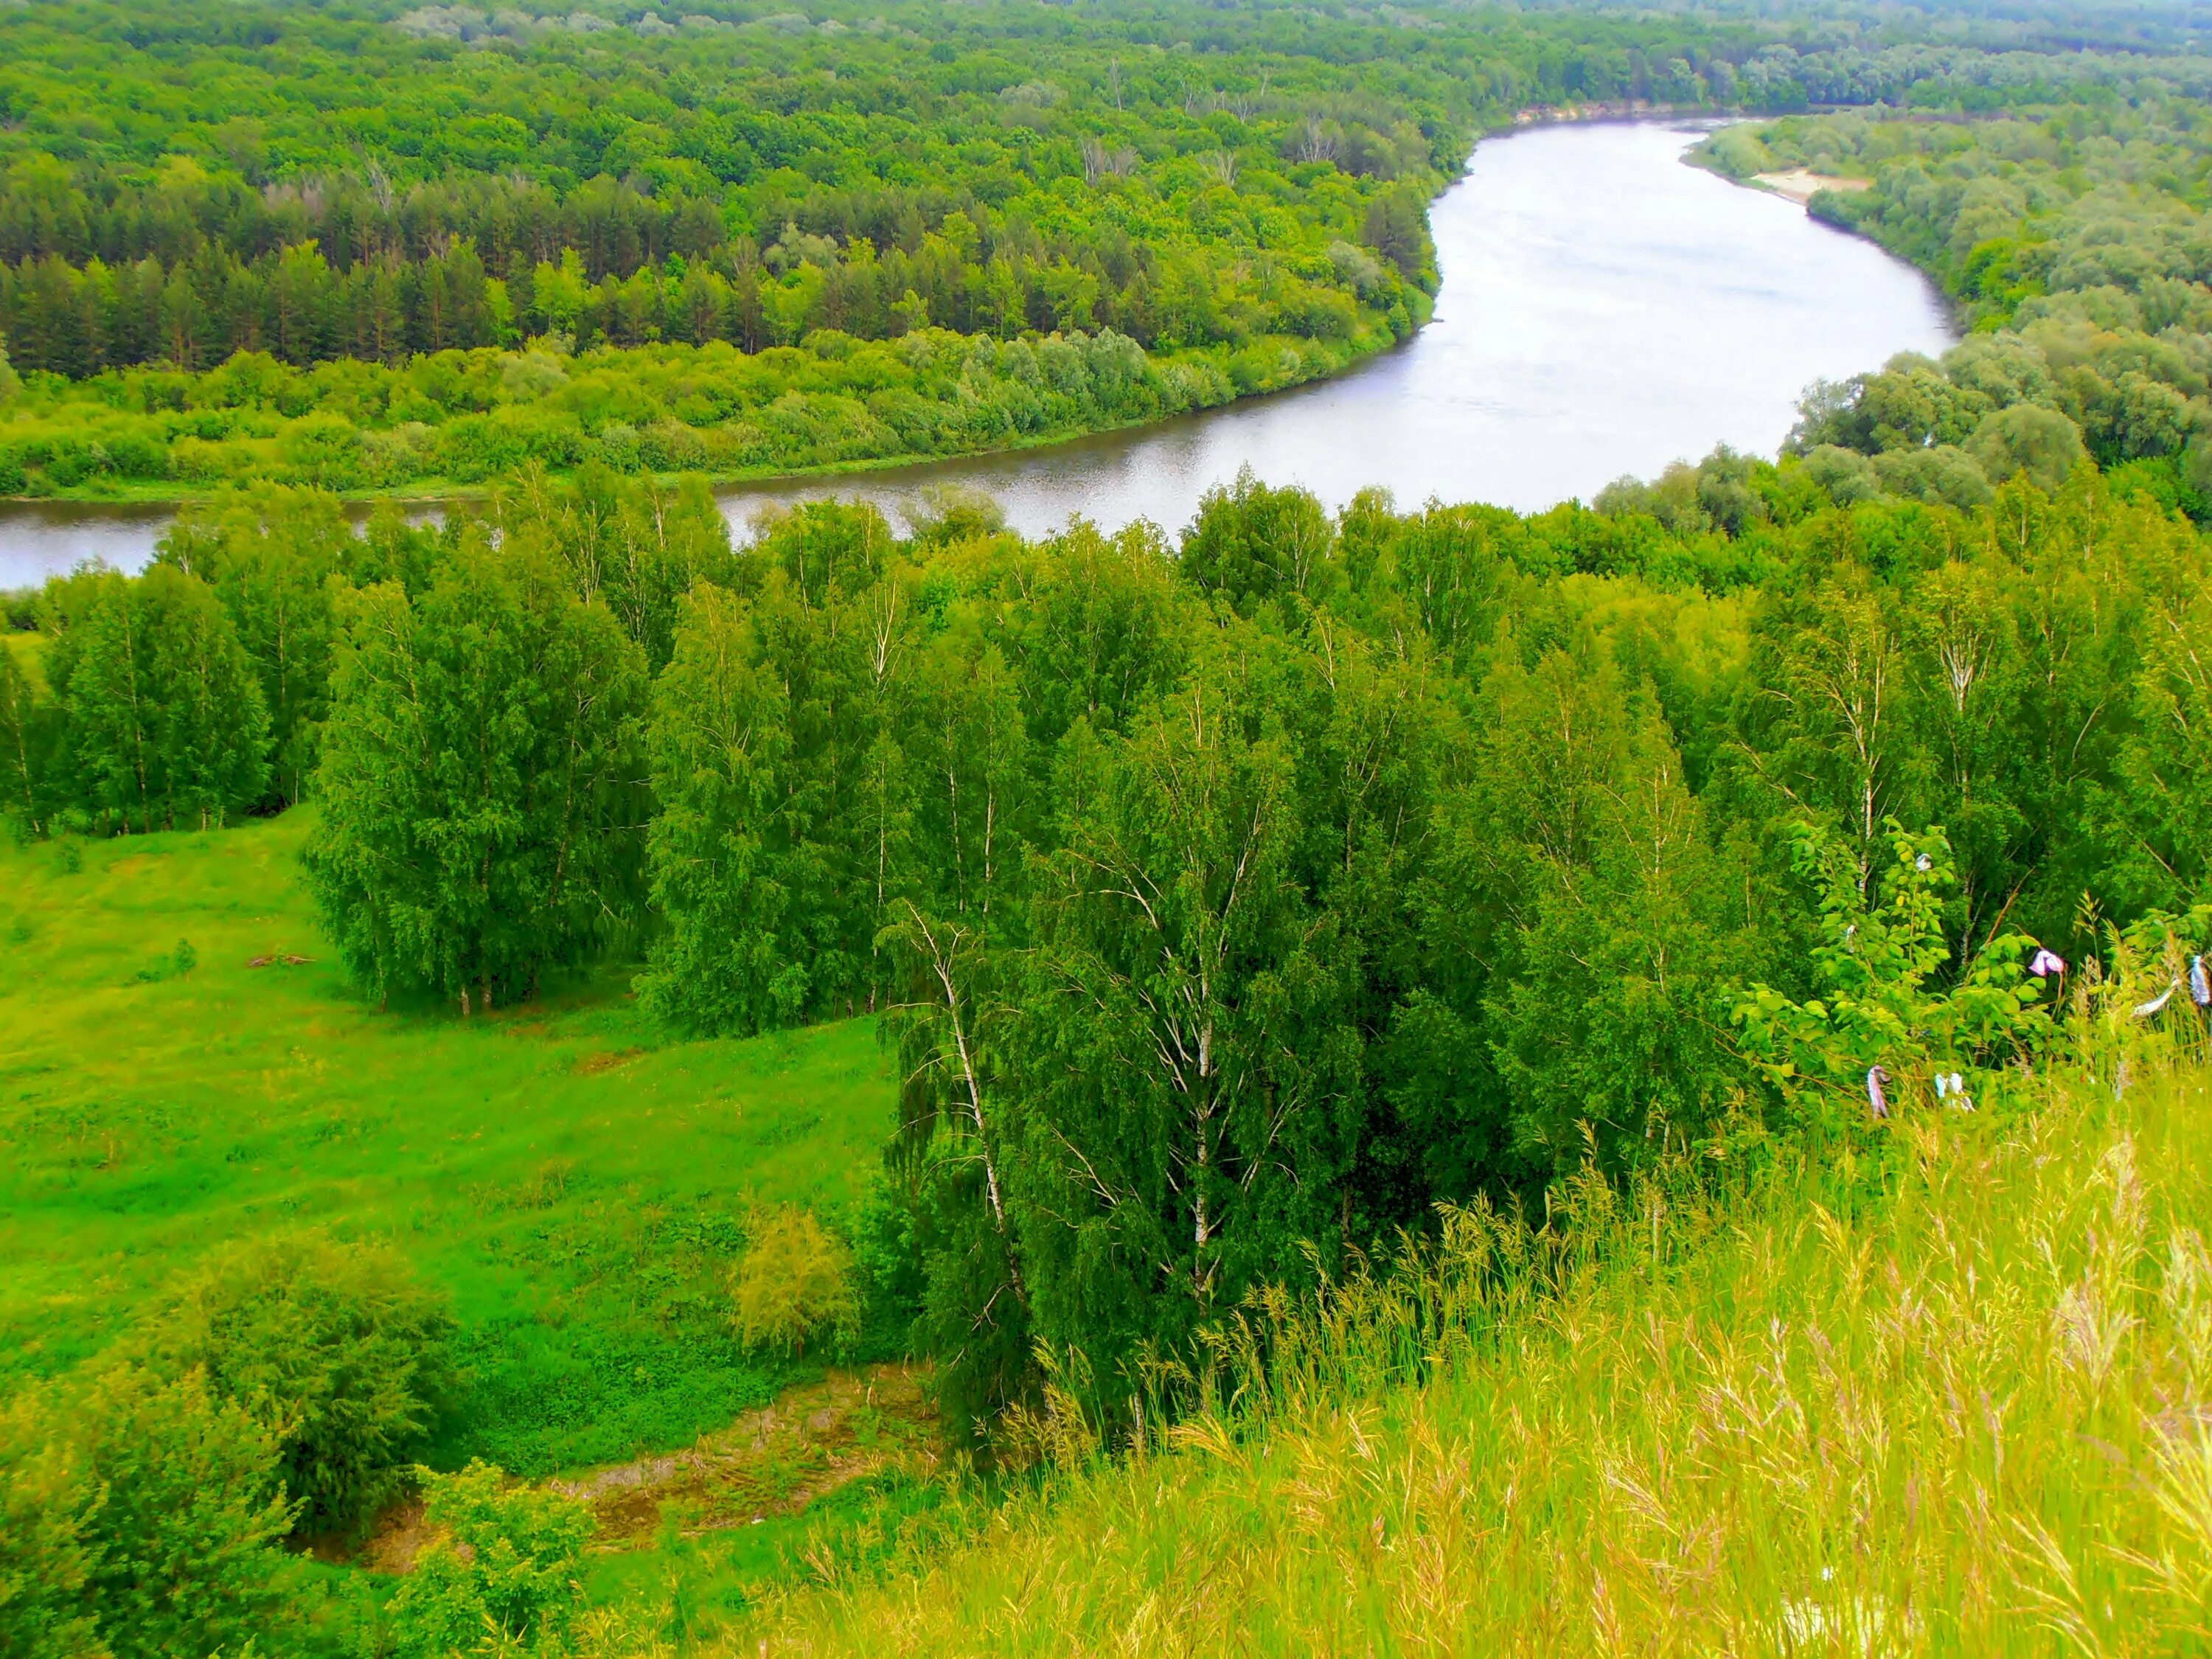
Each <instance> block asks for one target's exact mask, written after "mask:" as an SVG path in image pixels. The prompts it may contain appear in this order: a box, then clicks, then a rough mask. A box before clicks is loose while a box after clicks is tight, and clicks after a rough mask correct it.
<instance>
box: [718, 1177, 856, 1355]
mask: <svg viewBox="0 0 2212 1659" xmlns="http://www.w3.org/2000/svg"><path fill="white" fill-rule="evenodd" d="M736 1291H737V1320H738V1334H739V1335H740V1336H742V1337H743V1338H744V1341H745V1345H746V1346H748V1347H772V1348H781V1349H783V1350H784V1351H786V1352H791V1353H804V1352H805V1351H806V1341H807V1339H808V1338H809V1337H810V1336H812V1335H814V1334H816V1333H817V1332H819V1331H821V1330H823V1329H824V1328H827V1329H829V1330H830V1331H831V1332H832V1333H833V1334H836V1335H837V1336H839V1337H849V1336H851V1335H852V1334H853V1333H854V1329H855V1328H856V1327H857V1325H858V1323H859V1320H860V1297H859V1295H858V1293H857V1292H856V1291H855V1290H854V1272H853V1250H852V1247H851V1246H850V1245H848V1243H845V1241H844V1240H843V1239H842V1238H840V1237H837V1236H836V1234H835V1233H833V1232H831V1231H829V1229H828V1228H826V1227H824V1226H823V1225H822V1224H821V1223H820V1222H819V1221H817V1220H816V1219H815V1218H814V1216H813V1214H812V1213H811V1212H809V1211H805V1210H796V1209H794V1210H782V1211H779V1212H775V1214H774V1215H772V1216H770V1217H769V1218H767V1219H766V1220H764V1221H763V1222H762V1223H761V1224H759V1225H757V1226H756V1227H755V1228H754V1230H753V1237H752V1242H751V1243H750V1244H749V1245H748V1246H747V1247H746V1249H745V1254H744V1260H743V1261H740V1262H739V1263H738V1271H737V1283H736Z"/></svg>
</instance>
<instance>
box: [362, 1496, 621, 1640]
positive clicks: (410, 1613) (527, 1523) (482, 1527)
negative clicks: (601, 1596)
mask: <svg viewBox="0 0 2212 1659" xmlns="http://www.w3.org/2000/svg"><path fill="white" fill-rule="evenodd" d="M426 1474H427V1472H426ZM427 1479H428V1492H427V1494H426V1497H425V1500H424V1504H423V1515H424V1518H425V1519H426V1520H428V1522H429V1523H430V1525H431V1526H432V1527H434V1528H438V1529H439V1531H440V1534H441V1535H440V1536H438V1537H436V1538H435V1539H434V1540H433V1541H431V1542H430V1543H429V1544H428V1545H426V1546H425V1547H423V1549H422V1553H420V1554H418V1555H417V1556H416V1558H415V1571H413V1572H412V1573H410V1574H409V1575H408V1577H407V1578H406V1580H405V1581H404V1583H402V1584H401V1585H400V1587H399V1593H398V1595H396V1596H394V1597H393V1598H392V1626H393V1637H394V1643H393V1650H394V1652H395V1653H397V1654H398V1655H399V1656H402V1659H413V1656H420V1659H445V1656H446V1655H448V1654H453V1653H464V1652H477V1651H482V1650H484V1649H485V1648H486V1646H487V1641H486V1638H488V1637H489V1638H491V1640H490V1641H489V1644H488V1645H489V1648H490V1649H492V1650H497V1651H501V1652H506V1651H509V1650H510V1648H509V1646H508V1645H507V1644H525V1643H536V1642H541V1641H544V1639H546V1638H553V1639H555V1640H558V1638H560V1637H561V1636H562V1634H563V1633H564V1632H565V1630H566V1628H567V1626H568V1622H569V1620H571V1618H573V1616H574V1613H575V1610H576V1607H577V1604H578V1603H579V1602H580V1601H581V1599H582V1596H583V1589H582V1586H581V1585H580V1583H578V1581H577V1571H578V1568H579V1566H580V1563H581V1562H582V1560H583V1555H584V1547H585V1545H586V1544H587V1543H589V1542H590V1541H591V1536H592V1528H593V1522H592V1512H591V1511H590V1510H587V1509H586V1508H585V1507H584V1505H583V1504H580V1503H578V1502H576V1500H575V1499H574V1498H563V1497H562V1496H561V1495H560V1494H558V1493H557V1492H538V1491H534V1490H532V1489H531V1488H530V1487H527V1486H510V1485H508V1483H507V1476H506V1474H504V1473H503V1472H501V1470H500V1469H499V1468H496V1467H495V1466H494V1465H492V1464H489V1463H485V1462H471V1463H470V1465H469V1466H468V1468H465V1469H463V1470H462V1471H461V1472H460V1473H459V1474H446V1475H436V1474H429V1475H427Z"/></svg>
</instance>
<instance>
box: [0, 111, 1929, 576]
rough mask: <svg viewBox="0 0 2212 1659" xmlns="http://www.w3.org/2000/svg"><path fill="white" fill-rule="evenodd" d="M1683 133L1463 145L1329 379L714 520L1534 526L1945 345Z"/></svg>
mask: <svg viewBox="0 0 2212 1659" xmlns="http://www.w3.org/2000/svg"><path fill="white" fill-rule="evenodd" d="M1697 137H1698V134H1697V133H1696V132H1694V131H1689V130H1686V129H1680V128H1674V127H1668V126H1663V125H1583V126H1555V127H1541V128H1537V129H1534V130H1532V131H1526V132H1520V133H1516V134H1513V135H1511V136H1510V137H1503V138H1496V139H1492V140H1490V141H1488V142H1486V143H1483V144H1481V145H1479V146H1478V147H1477V148H1476V149H1475V152H1474V159H1473V161H1471V162H1470V163H1469V165H1468V171H1467V175H1466V177H1465V178H1463V179H1461V180H1460V181H1459V182H1458V183H1457V184H1455V185H1453V186H1452V187H1451V189H1449V191H1445V193H1444V194H1443V196H1442V197H1439V198H1438V200H1437V203H1436V204H1435V206H1434V208H1433V210H1432V211H1431V224H1432V226H1433V228H1434V231H1435V235H1436V240H1437V260H1438V268H1439V270H1441V271H1442V273H1443V290H1442V292H1441V293H1440V294H1439V295H1438V296H1437V309H1436V317H1435V319H1434V320H1433V321H1432V322H1431V323H1430V325H1428V326H1427V327H1426V328H1425V329H1423V330H1422V331H1420V332H1419V334H1418V335H1417V336H1416V337H1414V338H1413V340H1412V341H1410V342H1409V343H1407V344H1405V345H1403V346H1401V347H1399V348H1398V349H1396V350H1395V351H1391V352H1389V353H1386V354H1384V355H1383V356H1379V357H1376V358H1375V359H1372V360H1370V362H1367V363H1365V364H1364V365H1362V366H1361V367H1360V368H1357V369H1355V370H1353V371H1352V373H1350V374H1346V375H1343V376H1341V377H1340V378H1338V379H1336V380H1328V381H1325V382H1322V384H1320V385H1317V386H1306V387H1304V388H1301V389H1300V390H1298V391H1296V392H1284V393H1281V394H1279V395H1278V396H1275V397H1273V398H1259V399H1255V400H1252V401H1249V402H1245V403H1240V404H1232V405H1231V406H1230V407H1228V408H1226V409H1222V410H1213V411H1212V412H1210V413H1207V414H1203V415H1194V416H1185V417H1183V418H1181V419H1178V420H1175V421H1170V422H1163V423H1161V424H1159V425H1156V426H1150V427H1145V428H1138V429H1135V430H1133V431H1129V432H1122V433H1109V434H1103V435H1099V436H1097V437H1091V438H1083V439H1078V440H1076V441H1073V442H1070V443H1065V444H1059V445H1055V446H1054V447H1051V448H1048V449H1037V450H1030V451H1026V452H1022V453H1015V454H1010V455H1000V456H980V457H975V458H972V459H966V460H957V461H939V462H932V463H929V464H927V465H919V466H913V467H905V468H901V469H899V470H897V471H888V472H877V473H864V474H858V475H854V476H852V477H847V478H842V479H833V480H823V479H811V480H810V479H793V480H787V481H782V482H779V483H774V484H766V485H757V486H751V487H747V488H742V489H732V490H731V491H729V492H728V493H727V494H726V495H725V496H724V498H723V505H724V508H725V510H726V512H727V513H729V515H730V517H731V519H732V522H733V523H735V524H737V525H738V526H741V527H742V526H744V525H745V524H746V523H748V522H749V521H750V518H751V516H752V515H753V514H754V513H756V512H757V511H758V510H759V509H760V508H761V507H763V506H764V505H766V504H769V503H771V502H788V501H797V500H804V499H807V498H810V497H814V496H820V495H839V496H843V497H846V498H848V499H865V500H869V501H876V502H878V504H879V505H881V506H883V507H884V508H885V509H886V510H887V511H890V512H891V513H894V514H896V513H899V512H900V510H901V509H902V507H905V506H908V505H909V504H911V503H912V502H913V501H915V499H916V498H917V496H918V495H919V494H920V492H921V490H922V489H924V488H926V487H927V486H928V485H931V484H958V485H963V486H967V487H969V488H973V489H982V490H986V491H987V492H989V493H990V494H991V495H994V496H996V497H997V498H998V499H999V500H1000V502H1001V503H1002V504H1003V505H1004V507H1006V517H1007V521H1008V522H1009V523H1010V524H1012V525H1013V526H1015V527H1016V528H1017V529H1019V530H1022V531H1024V532H1027V533H1030V534H1032V535H1034V534H1040V533H1042V532H1048V531H1052V530H1056V529H1058V528H1059V527H1060V526H1062V525H1064V524H1065V523H1066V521H1067V520H1068V518H1069V517H1070V516H1071V515H1073V514H1078V513H1080V514H1082V515H1084V516H1085V517H1088V518H1090V519H1091V520H1095V521H1097V523H1099V524H1101V525H1103V526H1107V527H1109V528H1112V527H1115V526H1120V525H1122V524H1125V523H1127V522H1128V521H1129V520H1132V519H1135V518H1139V517H1143V518H1149V519H1151V520H1153V521H1154V522H1155V523H1157V524H1159V525H1160V526H1163V527H1164V528H1166V529H1169V530H1175V529H1177V528H1179V527H1181V526H1182V525H1183V524H1185V523H1187V522H1188V520H1189V519H1190V517H1191V515H1192V514H1193V513H1194V512H1195V511H1196V509H1197V507H1198V502H1199V498H1200V495H1203V494H1204V493H1205V491H1206V489H1209V488H1210V487H1212V485H1214V484H1216V483H1222V482H1225V481H1226V480H1228V479H1231V478H1233V477H1235V476H1236V474H1237V469H1238V468H1239V467H1241V466H1244V465H1249V466H1250V467H1251V468H1252V469H1253V471H1255V472H1256V473H1257V474H1259V476H1260V477H1262V478H1265V479H1267V481H1268V482H1270V483H1302V484H1304V485H1305V486H1306V487H1307V488H1308V489H1311V490H1313V491H1314V492H1315V493H1316V494H1317V495H1320V496H1321V497H1322V500H1323V501H1326V502H1328V505H1330V506H1331V507H1340V506H1341V505H1343V503H1344V502H1345V501H1347V500H1349V499H1350V498H1351V496H1352V494H1353V492H1354V491H1356V490H1358V489H1361V488H1363V487H1364V486H1366V485H1369V484H1381V485H1383V486H1384V487H1385V488H1387V489H1389V490H1390V491H1391V492H1392V493H1393V494H1394V495H1395V496H1396V497H1397V499H1398V501H1399V503H1400V505H1401V506H1403V507H1410V506H1413V505H1416V504H1418V503H1419V502H1420V501H1425V500H1426V499H1427V498H1429V497H1430V496H1436V497H1437V498H1439V499H1441V500H1443V501H1495V502H1498V503H1500V504H1502V505H1504V506H1507V507H1519V508H1522V509H1524V510H1528V509H1535V508H1541V507H1549V506H1551V505H1552V504H1553V503H1554V502H1556V501H1564V500H1565V499H1567V498H1569V497H1582V498H1584V499H1587V498H1588V497H1589V496H1590V495H1595V493H1596V492H1597V491H1598V490H1599V489H1602V488H1603V487H1604V486H1605V485H1606V484H1607V483H1610V482H1611V481H1612V480H1613V479H1614V478H1617V477H1621V476H1622V475H1623V474H1634V475H1637V476H1639V477H1649V476H1650V475H1651V474H1653V473H1656V472H1657V471H1659V470H1660V469H1661V468H1662V467H1664V466H1665V465H1667V464H1668V462H1669V461H1672V460H1674V459H1681V458H1691V459H1694V458H1695V457H1698V456H1700V455H1703V454H1705V453H1707V452H1708V451H1710V450H1711V448H1712V447H1713V446H1714V445H1716V444H1721V443H1726V444H1730V445H1733V446H1734V447H1736V448H1738V449H1742V450H1748V451H1752V452H1755V453H1765V454H1771V453H1773V452H1774V450H1775V449H1776V447H1778V445H1779V444H1780V443H1781V441H1782V440H1783V439H1784V437H1785V436H1786V435H1788V433H1789V430H1790V425H1791V423H1792V422H1793V421H1794V420H1795V418H1796V402H1797V398H1798V397H1799V395H1800V393H1802V391H1803V390H1804V388H1805V386H1807V385H1808V383H1810V382H1811V381H1812V380H1815V379H1816V378H1820V377H1828V378H1839V377H1841V376H1844V375H1847V374H1856V373H1857V372H1859V371H1860V370H1862V369H1867V368H1875V367H1877V366H1879V365H1880V364H1881V362H1883V360H1884V359H1886V358H1887V357H1888V356H1891V355H1892V354H1893V353H1894V352H1898V351H1904V350H1914V351H1925V352H1929V353H1931V354H1932V353H1936V352H1940V351H1941V350H1942V349H1944V348H1945V347H1946V346H1948V344H1950V343H1951V341H1952V338H1953V335H1952V333H1951V331H1950V327H1949V324H1948V319H1947V318H1946V315H1945V313H1944V311H1943V308H1942V303H1941V301H1939V299H1938V298H1937V296H1936V293H1935V291H1934V290H1933V289H1931V288H1929V285H1928V283H1926V282H1925V281H1924V280H1923V278H1922V277H1921V276H1919V274H1918V273H1917V272H1916V271H1914V270H1912V269H1911V267H1909V266H1907V265H1905V264H1901V263H1899V261H1897V260H1894V259H1893V258H1890V257H1889V256H1888V255H1887V254H1886V253H1884V252H1881V250H1880V249H1879V248H1877V247H1875V246H1874V245H1873V244H1872V243H1870V242H1866V241H1863V240H1859V239H1857V238H1856V237H1852V236H1849V235H1846V234H1844V233H1843V232H1841V231H1838V230H1836V229H1833V228H1831V227H1829V226H1826V225H1823V224H1821V223H1820V222H1818V221H1817V220H1814V219H1811V218H1809V217H1808V216H1806V214H1805V212H1804V210H1802V208H1800V207H1798V206H1797V205H1796V204H1794V203H1791V202H1789V201H1786V200H1784V198H1782V197H1778V196H1770V195H1766V194H1765V193H1762V192H1759V191H1750V190H1745V189H1742V188H1740V187H1739V186H1737V185H1731V184H1729V183H1728V182H1727V181H1726V180H1724V179H1719V178H1717V177H1715V176H1714V175H1713V174H1711V173H1706V172H1704V171H1702V170H1700V169H1699V168H1696V167H1686V166H1684V165H1683V164H1682V161H1681V155H1682V153H1683V152H1684V151H1685V150H1686V149H1688V148H1689V146H1690V145H1691V144H1692V143H1695V142H1696V140H1697ZM169 516H170V515H169V514H168V513H167V511H166V510H161V509H153V510H145V509H140V510H135V511H129V510H121V509H116V508H105V507H55V506H46V507H25V508H17V509H8V510H6V511H5V512H4V513H0V586H14V585H17V584H21V583H23V582H27V581H33V580H37V579H38V578H39V577H40V575H42V574H45V573H46V572H47V571H51V570H58V569H65V568H68V567H69V566H70V564H72V563H74V562H76V561H77V560H78V559H80V558H84V557H88V556H96V557H100V558H105V559H106V560H107V561H108V562H110V563H112V564H115V565H118V566H120V567H123V568H136V567H137V565H139V564H141V563H143V562H144V560H145V558H146V557H147V556H149V553H150V552H151V550H152V546H153V543H154V540H155V538H156V537H158V536H159V534H160V533H161V527H162V526H163V525H165V524H166V523H167V520H168V518H169Z"/></svg>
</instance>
